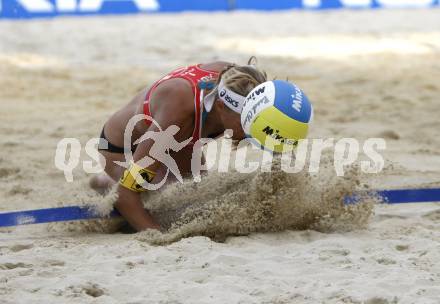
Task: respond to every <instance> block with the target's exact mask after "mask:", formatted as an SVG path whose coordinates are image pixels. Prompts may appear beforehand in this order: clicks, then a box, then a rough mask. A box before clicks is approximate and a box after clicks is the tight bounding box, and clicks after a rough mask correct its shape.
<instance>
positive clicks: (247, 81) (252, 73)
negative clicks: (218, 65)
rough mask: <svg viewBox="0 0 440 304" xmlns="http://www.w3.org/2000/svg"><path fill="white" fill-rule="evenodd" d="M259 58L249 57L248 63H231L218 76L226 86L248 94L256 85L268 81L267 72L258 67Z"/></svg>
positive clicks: (242, 94)
mask: <svg viewBox="0 0 440 304" xmlns="http://www.w3.org/2000/svg"><path fill="white" fill-rule="evenodd" d="M256 64H257V58H256V57H255V56H252V57H251V58H249V61H248V64H247V65H242V66H240V65H236V64H231V65H229V66H228V67H226V68H225V69H224V70H223V71H222V72H221V73H220V76H219V78H218V81H220V80H223V82H224V84H225V86H226V87H227V88H228V89H230V90H232V91H234V92H235V93H237V94H239V95H241V96H247V95H248V94H249V93H250V92H251V91H252V90H253V89H254V88H255V87H256V86H258V85H259V84H261V83H263V82H266V81H267V75H266V72H264V71H261V70H260V69H258V68H257V65H256Z"/></svg>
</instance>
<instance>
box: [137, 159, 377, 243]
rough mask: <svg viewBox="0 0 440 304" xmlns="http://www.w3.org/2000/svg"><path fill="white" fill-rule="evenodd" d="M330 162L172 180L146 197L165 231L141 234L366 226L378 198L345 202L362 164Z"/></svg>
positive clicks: (153, 237)
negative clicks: (343, 168) (342, 170)
mask: <svg viewBox="0 0 440 304" xmlns="http://www.w3.org/2000/svg"><path fill="white" fill-rule="evenodd" d="M331 163H332V162H330V159H328V158H326V159H325V161H324V162H323V166H322V167H321V172H320V173H319V174H310V173H308V172H305V171H304V172H301V173H298V174H288V173H285V172H284V171H282V170H281V166H280V161H279V160H277V159H275V161H274V164H273V168H272V172H256V173H254V174H240V173H238V172H232V173H228V174H220V173H211V174H210V175H208V176H207V177H205V178H204V179H203V180H202V181H201V182H200V183H198V184H195V183H193V182H192V181H186V182H185V183H184V184H174V185H171V186H169V187H167V188H166V189H164V190H163V191H162V192H160V193H157V194H153V195H150V196H148V197H146V198H145V199H144V204H145V206H146V208H147V209H148V210H150V211H151V213H152V214H153V216H155V218H157V219H158V221H159V222H160V224H161V225H162V226H163V227H165V228H166V229H167V230H166V232H164V233H160V232H157V231H145V232H142V233H139V234H137V235H136V238H137V239H138V240H142V241H147V242H148V243H151V244H166V243H170V242H174V241H177V240H179V239H181V238H183V237H189V236H196V235H203V236H208V237H210V238H212V239H214V240H216V241H223V240H225V238H226V237H228V236H233V235H246V234H249V233H252V232H274V231H283V230H287V229H294V230H299V229H300V230H303V229H315V230H319V231H328V232H329V231H335V230H348V229H356V228H362V227H364V226H365V225H366V224H367V223H368V219H369V218H370V215H371V214H372V209H373V206H374V203H375V201H376V199H374V198H372V197H370V198H362V202H361V203H359V204H357V205H355V206H350V207H347V206H344V205H343V198H344V197H345V196H346V195H349V194H351V193H352V192H353V191H354V190H355V189H356V188H357V187H358V186H359V185H360V176H359V173H358V172H359V170H358V168H357V167H352V168H350V170H348V172H347V174H346V175H345V177H341V178H338V177H336V178H335V173H334V170H333V168H332V166H330V164H331ZM219 193H220V195H219Z"/></svg>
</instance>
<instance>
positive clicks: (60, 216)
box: [0, 188, 440, 227]
mask: <svg viewBox="0 0 440 304" xmlns="http://www.w3.org/2000/svg"><path fill="white" fill-rule="evenodd" d="M363 194H365V193H363ZM366 194H371V195H375V196H377V197H379V199H382V200H383V202H384V203H386V204H406V203H428V202H440V188H432V189H397V190H379V191H368V192H367V193H366ZM363 196H364V195H362V193H357V194H353V195H351V196H347V197H345V198H344V204H345V205H353V204H356V203H357V202H359V200H360V199H361V197H363ZM119 216H120V214H119V212H118V211H117V210H113V211H112V212H111V213H110V214H109V215H107V216H102V215H100V214H99V213H98V212H97V211H96V210H95V209H94V208H93V207H91V206H68V207H57V208H47V209H36V210H24V211H14V212H6V213H0V227H13V226H21V225H31V224H43V223H53V222H68V221H79V220H92V219H105V218H111V217H119Z"/></svg>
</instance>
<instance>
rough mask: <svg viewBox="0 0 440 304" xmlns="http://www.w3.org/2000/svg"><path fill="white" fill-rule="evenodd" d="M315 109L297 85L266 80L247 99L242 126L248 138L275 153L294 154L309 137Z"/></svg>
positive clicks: (242, 113) (242, 114)
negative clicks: (291, 152) (299, 145)
mask: <svg viewBox="0 0 440 304" xmlns="http://www.w3.org/2000/svg"><path fill="white" fill-rule="evenodd" d="M312 118H313V107H312V104H311V103H310V101H309V99H308V98H307V96H306V95H305V94H304V92H303V91H302V90H301V89H300V88H299V87H298V86H297V85H295V84H293V83H291V82H288V81H283V80H273V81H267V82H264V83H262V84H260V85H259V86H257V87H256V88H255V89H253V90H252V91H251V92H250V93H249V95H248V96H247V97H246V101H245V104H244V107H243V110H242V112H241V125H242V127H243V130H244V132H245V134H246V137H248V138H250V139H251V141H252V142H253V143H255V144H257V145H259V146H260V147H261V148H264V149H266V150H270V151H273V152H283V151H291V150H293V149H295V147H296V146H297V145H298V141H299V140H301V139H304V138H306V137H307V134H308V131H309V125H310V123H311V121H312Z"/></svg>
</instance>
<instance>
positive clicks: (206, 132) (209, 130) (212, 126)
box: [202, 106, 225, 138]
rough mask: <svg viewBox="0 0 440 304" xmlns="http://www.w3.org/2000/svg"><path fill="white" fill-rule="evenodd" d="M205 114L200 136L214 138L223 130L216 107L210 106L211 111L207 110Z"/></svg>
mask: <svg viewBox="0 0 440 304" xmlns="http://www.w3.org/2000/svg"><path fill="white" fill-rule="evenodd" d="M207 115H208V116H207V117H206V121H205V123H204V124H203V127H202V136H203V137H205V138H216V137H217V136H219V135H221V134H222V133H223V132H224V131H225V128H224V126H223V123H222V121H221V119H220V115H219V113H218V111H217V107H215V106H214V107H212V109H211V112H208V114H207Z"/></svg>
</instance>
